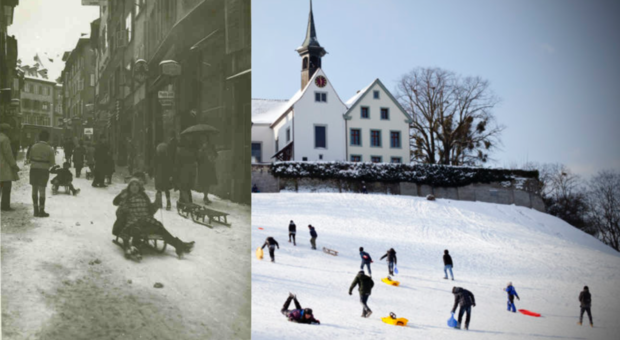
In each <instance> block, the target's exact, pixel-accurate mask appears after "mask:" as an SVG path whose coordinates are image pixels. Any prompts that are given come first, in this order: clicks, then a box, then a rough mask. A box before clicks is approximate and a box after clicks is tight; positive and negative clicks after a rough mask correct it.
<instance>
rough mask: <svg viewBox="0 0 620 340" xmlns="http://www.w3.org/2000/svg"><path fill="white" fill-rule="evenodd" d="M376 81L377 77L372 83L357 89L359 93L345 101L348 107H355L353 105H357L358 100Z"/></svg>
mask: <svg viewBox="0 0 620 340" xmlns="http://www.w3.org/2000/svg"><path fill="white" fill-rule="evenodd" d="M375 81H377V79H375V80H373V82H372V83H370V85H368V86H366V87H364V88H363V89H361V90H359V91H357V93H356V94H355V95H354V96H353V97H351V98H350V99H349V100H347V102H346V103H344V104H345V105H346V106H347V108H351V107H353V105H355V103H356V102H357V100H358V99H360V98H361V97H362V96H363V95H364V93H366V91H368V89H369V88H370V87H371V86H372V85H373V84H374V83H375Z"/></svg>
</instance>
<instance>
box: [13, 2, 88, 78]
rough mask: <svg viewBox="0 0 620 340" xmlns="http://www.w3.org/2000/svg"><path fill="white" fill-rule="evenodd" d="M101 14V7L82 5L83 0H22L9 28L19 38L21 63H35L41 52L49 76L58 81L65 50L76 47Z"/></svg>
mask: <svg viewBox="0 0 620 340" xmlns="http://www.w3.org/2000/svg"><path fill="white" fill-rule="evenodd" d="M98 17H99V7H96V6H82V2H81V0H22V1H20V2H19V6H17V7H15V13H14V18H13V25H11V26H9V28H8V31H9V35H15V37H16V38H17V45H18V58H19V59H21V61H22V65H24V64H26V65H32V64H34V60H33V58H34V56H35V54H37V53H38V54H39V56H40V57H41V60H42V61H43V64H44V65H45V66H46V67H47V68H48V71H49V79H51V80H55V79H56V78H57V77H58V76H60V72H61V71H62V69H63V68H64V63H63V62H62V55H63V53H64V52H66V51H71V50H73V48H74V47H75V45H76V44H77V41H78V39H79V38H80V35H81V34H82V33H90V23H91V22H92V21H93V20H95V19H97V18H98ZM47 58H52V59H53V60H54V62H50V61H49V59H47Z"/></svg>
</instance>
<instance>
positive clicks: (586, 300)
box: [579, 289, 592, 308]
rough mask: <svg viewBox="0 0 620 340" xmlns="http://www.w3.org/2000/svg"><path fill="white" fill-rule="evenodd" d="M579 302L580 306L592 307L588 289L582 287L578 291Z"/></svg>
mask: <svg viewBox="0 0 620 340" xmlns="http://www.w3.org/2000/svg"><path fill="white" fill-rule="evenodd" d="M579 302H581V308H590V307H592V295H590V290H588V289H584V290H583V291H581V293H579Z"/></svg>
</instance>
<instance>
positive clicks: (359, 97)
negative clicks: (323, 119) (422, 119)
mask: <svg viewBox="0 0 620 340" xmlns="http://www.w3.org/2000/svg"><path fill="white" fill-rule="evenodd" d="M375 84H377V85H378V86H379V87H381V89H383V92H385V93H386V94H387V95H388V97H389V98H390V99H391V100H392V102H394V104H395V105H396V106H397V107H398V108H399V111H400V112H402V114H403V115H405V118H406V120H407V122H408V123H411V116H409V114H408V113H407V111H405V109H404V108H403V107H402V106H401V105H400V103H399V102H398V100H396V98H394V96H392V93H390V91H388V89H387V88H385V86H384V85H383V83H382V82H381V80H379V78H377V79H375V80H374V81H373V82H372V83H370V85H368V86H366V87H365V88H364V89H363V90H361V91H359V92H358V93H356V94H355V95H354V96H353V97H351V99H349V100H348V101H347V102H346V105H347V109H348V110H347V112H346V113H345V115H344V116H345V119H348V118H350V116H349V113H350V112H351V110H352V109H353V107H354V106H355V104H357V102H359V101H361V100H362V98H364V97H365V96H366V94H367V93H368V92H370V91H369V90H370V89H371V88H372V87H373V86H374V85H375Z"/></svg>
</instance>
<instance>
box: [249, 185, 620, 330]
mask: <svg viewBox="0 0 620 340" xmlns="http://www.w3.org/2000/svg"><path fill="white" fill-rule="evenodd" d="M291 219H292V220H294V221H295V223H296V224H297V246H296V247H294V246H293V244H292V243H288V241H287V240H288V228H287V227H288V223H289V221H290V220H291ZM308 224H312V225H313V226H315V227H316V230H317V233H318V239H317V247H318V248H319V250H311V249H310V243H309V239H310V236H309V233H308V228H307V226H308ZM259 228H263V230H260V229H259ZM267 236H273V237H275V239H276V240H277V241H278V242H279V243H280V250H276V263H275V264H274V263H271V262H269V256H268V254H266V258H265V259H264V260H262V261H259V260H257V259H256V257H255V256H254V249H256V247H258V246H261V245H262V244H263V242H264V241H265V238H266V237H267ZM252 246H253V250H252V310H253V313H252V339H255V340H256V339H413V338H416V339H449V338H458V339H615V338H617V335H618V334H620V323H618V318H619V316H620V285H619V284H618V283H619V282H620V280H619V279H620V254H619V253H617V252H615V251H613V250H612V249H611V248H609V247H607V246H605V245H604V244H602V243H600V242H599V241H598V240H596V239H594V238H593V237H591V236H589V235H587V234H585V233H583V232H581V231H579V230H577V229H575V228H573V227H572V226H570V225H568V224H566V223H565V222H563V221H561V220H559V219H557V218H555V217H553V216H550V215H547V214H544V213H540V212H537V211H535V210H531V209H527V208H523V207H516V206H508V205H496V204H489V203H479V202H462V201H450V200H443V199H439V200H437V201H436V202H430V201H426V200H425V199H424V198H416V197H407V196H388V195H361V194H331V193H312V194H306V193H279V194H262V193H261V194H253V196H252ZM360 246H363V247H364V248H365V250H366V251H367V252H369V253H370V255H371V256H372V258H373V260H374V263H373V265H372V271H373V279H374V281H375V287H374V289H373V292H372V295H371V297H370V299H369V302H368V305H369V307H370V308H371V309H372V310H373V314H372V316H371V317H370V318H369V319H364V318H362V317H361V313H362V306H361V305H360V303H359V295H358V294H357V291H356V290H355V291H354V293H353V296H349V295H348V290H349V286H350V284H351V282H352V280H353V278H354V277H355V275H356V273H357V272H358V271H359V266H360V257H359V252H358V248H359V247H360ZM323 247H327V248H330V249H334V250H337V251H339V252H340V253H339V255H338V256H337V257H334V256H331V255H328V254H325V253H324V252H323V251H321V249H322V248H323ZM390 247H393V248H394V249H395V250H396V252H397V258H398V269H399V271H400V274H399V275H396V279H397V280H400V281H401V285H400V287H392V286H388V285H386V284H384V283H383V282H381V278H383V277H386V276H387V264H386V262H385V260H383V261H379V258H380V257H381V256H382V255H383V254H385V252H386V251H387V250H388V249H389V248H390ZM444 249H449V250H450V254H451V255H452V258H453V261H454V265H455V267H454V275H455V278H456V281H454V282H453V281H450V280H444V279H443V276H444V273H443V262H442V255H443V251H444ZM508 281H512V282H513V284H514V286H515V288H516V290H517V292H518V294H519V296H520V297H521V301H515V302H516V306H517V309H528V310H531V311H534V312H538V313H541V314H542V317H540V318H534V317H530V316H525V315H522V314H520V313H516V314H513V313H510V312H508V311H507V310H506V293H505V292H504V291H503V290H502V289H503V288H504V287H505V286H506V283H507V282H508ZM584 285H588V286H589V287H590V292H591V293H592V301H593V302H592V304H593V306H592V314H593V317H594V326H595V328H593V329H592V328H590V327H589V325H588V322H587V316H585V320H584V321H585V322H584V324H585V325H586V326H578V325H577V324H576V323H577V321H578V316H579V301H578V296H579V293H580V292H581V290H582V288H583V286H584ZM453 286H460V287H463V288H466V289H468V290H470V291H471V292H472V293H474V295H475V297H476V304H477V305H476V307H474V308H473V311H472V321H471V324H470V330H469V331H465V330H462V331H459V330H455V329H450V328H448V327H447V320H448V318H449V317H450V310H451V308H452V304H453V302H454V296H453V295H452V293H451V290H452V287H453ZM289 292H293V293H294V294H297V297H298V299H299V301H300V303H301V304H302V306H303V307H310V308H312V309H313V310H314V314H315V317H316V318H317V319H319V320H320V321H321V325H319V326H311V325H299V324H294V323H290V322H288V321H286V318H285V317H284V316H282V315H281V314H280V309H281V308H282V304H283V303H284V300H285V299H286V297H287V296H288V293H289ZM291 308H292V307H291ZM390 312H394V313H396V315H397V316H398V317H404V318H407V319H409V325H408V326H407V327H396V326H391V325H388V324H385V323H383V322H382V321H381V317H386V316H388V315H389V313H390Z"/></svg>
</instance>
